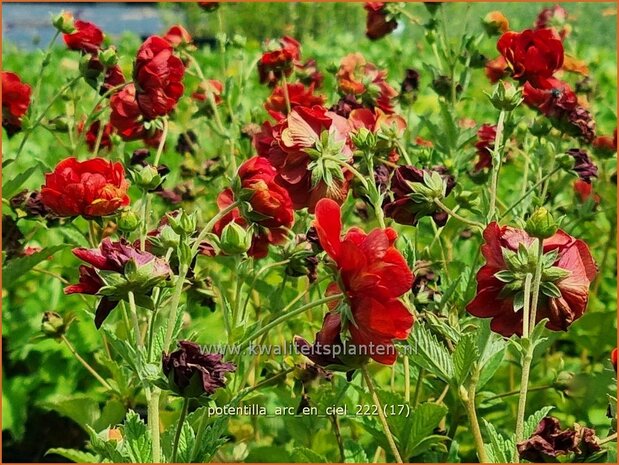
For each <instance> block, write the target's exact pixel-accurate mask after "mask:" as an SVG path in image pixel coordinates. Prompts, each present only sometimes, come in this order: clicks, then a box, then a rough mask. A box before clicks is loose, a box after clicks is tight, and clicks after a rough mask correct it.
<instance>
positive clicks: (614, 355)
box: [610, 348, 617, 373]
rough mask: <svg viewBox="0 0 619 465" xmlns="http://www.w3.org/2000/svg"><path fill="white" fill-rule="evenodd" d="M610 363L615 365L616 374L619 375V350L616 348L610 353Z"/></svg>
mask: <svg viewBox="0 0 619 465" xmlns="http://www.w3.org/2000/svg"><path fill="white" fill-rule="evenodd" d="M610 362H611V363H612V364H613V368H614V369H615V373H617V348H614V349H613V351H612V352H611V353H610Z"/></svg>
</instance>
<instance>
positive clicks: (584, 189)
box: [574, 179, 602, 205]
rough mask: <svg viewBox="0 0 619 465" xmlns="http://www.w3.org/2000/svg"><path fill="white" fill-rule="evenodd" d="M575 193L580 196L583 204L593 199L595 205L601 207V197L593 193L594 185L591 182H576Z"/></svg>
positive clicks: (580, 180)
mask: <svg viewBox="0 0 619 465" xmlns="http://www.w3.org/2000/svg"><path fill="white" fill-rule="evenodd" d="M574 192H575V193H576V195H577V196H578V199H579V200H580V201H581V202H583V203H584V202H586V201H587V200H589V199H592V200H593V203H594V204H595V205H599V203H600V202H601V201H602V199H601V198H600V196H599V195H598V194H596V193H594V192H593V185H592V184H591V183H589V182H586V181H583V180H582V179H577V180H576V181H574Z"/></svg>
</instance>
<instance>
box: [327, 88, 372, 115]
mask: <svg viewBox="0 0 619 465" xmlns="http://www.w3.org/2000/svg"><path fill="white" fill-rule="evenodd" d="M358 108H364V107H363V104H361V103H359V102H357V98H356V97H355V96H354V95H352V94H348V95H345V96H343V97H340V99H339V100H338V101H337V103H336V104H335V105H332V106H331V108H329V111H332V112H333V113H336V114H338V115H340V116H341V117H342V118H348V117H349V116H350V113H351V112H352V111H353V110H356V109H358Z"/></svg>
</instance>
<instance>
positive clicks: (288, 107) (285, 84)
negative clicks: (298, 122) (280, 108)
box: [282, 73, 292, 113]
mask: <svg viewBox="0 0 619 465" xmlns="http://www.w3.org/2000/svg"><path fill="white" fill-rule="evenodd" d="M282 87H283V89H284V99H285V100H286V109H287V110H288V113H290V110H291V109H292V107H291V105H290V95H288V81H287V80H286V73H283V74H282Z"/></svg>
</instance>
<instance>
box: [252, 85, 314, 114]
mask: <svg viewBox="0 0 619 465" xmlns="http://www.w3.org/2000/svg"><path fill="white" fill-rule="evenodd" d="M286 89H287V90H288V99H289V100H290V109H293V108H295V107H299V106H301V107H313V106H314V105H323V104H324V103H325V97H324V96H323V95H314V84H311V85H310V86H309V87H305V86H304V85H303V84H301V83H294V84H287V86H286ZM264 108H265V109H266V110H267V111H275V112H278V113H281V114H282V115H286V114H288V107H287V106H286V94H285V92H284V87H283V86H277V87H275V89H273V92H272V93H271V95H270V96H269V98H267V101H266V102H265V104H264Z"/></svg>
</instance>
